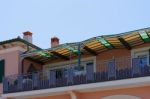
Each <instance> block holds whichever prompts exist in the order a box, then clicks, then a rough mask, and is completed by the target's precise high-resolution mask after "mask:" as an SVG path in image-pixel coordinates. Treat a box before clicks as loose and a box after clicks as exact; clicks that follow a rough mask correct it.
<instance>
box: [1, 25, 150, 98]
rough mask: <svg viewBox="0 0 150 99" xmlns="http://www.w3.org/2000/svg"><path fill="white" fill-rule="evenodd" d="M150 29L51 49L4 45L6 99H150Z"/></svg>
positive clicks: (22, 42) (28, 39)
mask: <svg viewBox="0 0 150 99" xmlns="http://www.w3.org/2000/svg"><path fill="white" fill-rule="evenodd" d="M149 44H150V28H145V29H139V30H135V31H131V32H126V33H121V34H116V35H104V36H98V37H94V38H90V39H88V40H85V41H81V42H76V43H67V44H59V39H58V38H57V37H54V38H52V39H51V48H49V49H41V48H39V47H37V46H35V45H34V44H32V33H31V32H28V31H27V32H24V37H23V39H21V38H15V39H11V40H7V41H3V42H0V66H1V73H0V74H1V75H0V76H1V78H0V79H1V85H0V90H1V98H2V99H149V97H150V95H149V91H150V46H149Z"/></svg>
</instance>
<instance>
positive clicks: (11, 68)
mask: <svg viewBox="0 0 150 99" xmlns="http://www.w3.org/2000/svg"><path fill="white" fill-rule="evenodd" d="M19 54H20V51H11V52H7V53H0V58H1V59H4V60H5V76H9V75H14V74H18V73H19V60H20V58H19ZM0 93H2V84H0Z"/></svg>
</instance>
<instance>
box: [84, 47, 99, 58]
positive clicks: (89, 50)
mask: <svg viewBox="0 0 150 99" xmlns="http://www.w3.org/2000/svg"><path fill="white" fill-rule="evenodd" d="M84 49H85V50H86V51H88V52H89V53H91V54H92V55H94V56H97V55H98V54H97V52H96V51H94V50H92V49H90V48H89V47H87V46H84Z"/></svg>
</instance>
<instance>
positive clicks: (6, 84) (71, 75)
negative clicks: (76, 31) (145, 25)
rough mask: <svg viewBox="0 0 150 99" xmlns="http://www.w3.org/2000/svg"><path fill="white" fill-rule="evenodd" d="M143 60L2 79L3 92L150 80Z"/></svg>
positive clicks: (120, 60) (149, 69) (115, 60)
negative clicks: (145, 78)
mask: <svg viewBox="0 0 150 99" xmlns="http://www.w3.org/2000/svg"><path fill="white" fill-rule="evenodd" d="M146 60H147V57H142V58H131V57H123V58H113V59H112V60H105V61H99V62H97V66H96V71H94V66H93V64H92V63H89V64H87V65H86V69H85V70H84V71H83V70H82V69H80V70H79V69H77V68H74V67H71V66H70V67H69V68H65V69H62V72H58V71H56V70H50V71H43V72H34V73H30V74H22V75H11V76H7V77H4V78H3V88H4V90H3V91H4V94H7V93H14V92H24V91H32V90H40V89H50V88H56V87H65V86H66V87H67V86H73V85H81V84H89V83H98V82H107V81H115V80H122V79H132V78H137V77H145V76H150V66H149V65H148V62H147V61H146Z"/></svg>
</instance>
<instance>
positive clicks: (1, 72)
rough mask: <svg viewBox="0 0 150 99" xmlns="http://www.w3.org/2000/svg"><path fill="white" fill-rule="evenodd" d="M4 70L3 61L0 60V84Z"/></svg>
mask: <svg viewBox="0 0 150 99" xmlns="http://www.w3.org/2000/svg"><path fill="white" fill-rule="evenodd" d="M4 68H5V60H0V83H1V82H2V80H3V76H4V73H5V69H4Z"/></svg>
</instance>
